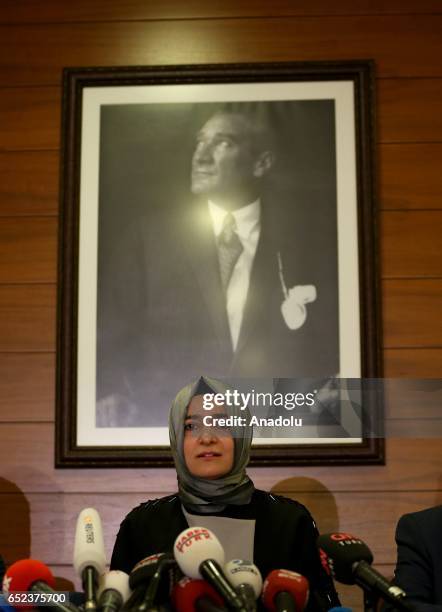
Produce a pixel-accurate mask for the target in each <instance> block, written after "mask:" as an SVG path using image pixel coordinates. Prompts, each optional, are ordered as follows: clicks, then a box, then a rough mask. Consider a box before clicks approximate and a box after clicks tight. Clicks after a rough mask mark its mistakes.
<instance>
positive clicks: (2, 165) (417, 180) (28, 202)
mask: <svg viewBox="0 0 442 612" xmlns="http://www.w3.org/2000/svg"><path fill="white" fill-rule="evenodd" d="M378 156H379V160H378V162H379V163H378V166H379V173H380V176H379V207H380V208H381V209H383V210H416V209H427V210H428V209H434V210H441V209H442V199H441V196H440V194H441V193H442V173H441V172H439V169H440V168H441V167H442V143H437V142H436V143H435V142H432V143H426V144H399V145H398V144H392V145H389V144H384V145H381V146H380V147H379V148H378ZM59 163H60V160H59V154H58V152H57V151H32V152H28V151H9V152H3V153H0V216H3V215H15V216H17V215H52V214H56V213H57V211H58V173H59Z"/></svg>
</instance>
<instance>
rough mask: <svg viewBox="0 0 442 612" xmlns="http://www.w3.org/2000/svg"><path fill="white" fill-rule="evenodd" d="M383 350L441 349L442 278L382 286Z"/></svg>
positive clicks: (394, 282)
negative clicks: (414, 347) (400, 348)
mask: <svg viewBox="0 0 442 612" xmlns="http://www.w3.org/2000/svg"><path fill="white" fill-rule="evenodd" d="M382 290H383V326H384V347H385V348H397V347H404V348H409V347H412V346H426V347H441V346H442V326H441V325H439V321H438V317H439V315H438V314H437V313H440V312H441V309H442V279H431V280H429V279H427V280H390V281H384V282H383V283H382Z"/></svg>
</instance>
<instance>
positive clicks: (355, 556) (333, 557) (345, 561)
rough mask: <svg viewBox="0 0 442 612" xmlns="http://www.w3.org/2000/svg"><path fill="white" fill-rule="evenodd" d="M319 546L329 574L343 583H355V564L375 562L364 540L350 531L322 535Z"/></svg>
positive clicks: (322, 560) (323, 563) (323, 562)
mask: <svg viewBox="0 0 442 612" xmlns="http://www.w3.org/2000/svg"><path fill="white" fill-rule="evenodd" d="M318 547H319V552H320V557H321V562H322V565H323V566H324V569H325V570H326V572H327V573H328V574H331V575H332V576H333V578H334V579H335V580H337V581H338V582H342V583H343V584H355V577H354V571H353V566H354V565H355V564H357V563H359V562H360V561H366V562H367V563H372V562H373V555H372V554H371V551H370V549H369V548H368V546H367V545H366V544H364V542H363V541H362V540H361V539H360V538H357V537H356V536H353V535H351V534H349V533H328V534H323V535H320V536H319V538H318Z"/></svg>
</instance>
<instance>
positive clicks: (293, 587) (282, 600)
mask: <svg viewBox="0 0 442 612" xmlns="http://www.w3.org/2000/svg"><path fill="white" fill-rule="evenodd" d="M308 596H309V584H308V580H307V578H304V576H301V574H297V573H296V572H292V571H290V570H284V569H280V570H273V571H271V572H270V574H269V575H268V576H267V578H266V579H265V580H264V585H263V587H262V601H263V603H264V605H265V607H266V608H267V610H270V611H271V612H302V610H304V608H305V606H306V605H307V601H308Z"/></svg>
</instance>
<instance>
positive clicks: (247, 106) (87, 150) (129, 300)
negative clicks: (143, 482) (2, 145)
mask: <svg viewBox="0 0 442 612" xmlns="http://www.w3.org/2000/svg"><path fill="white" fill-rule="evenodd" d="M373 71H374V67H373V64H372V62H371V61H369V60H364V61H345V62H308V63H278V64H275V63H268V64H235V65H199V66H166V67H164V66H163V67H118V68H66V69H65V70H64V76H63V111H62V163H61V196H60V246H59V295H58V344H57V416H56V465H57V467H81V466H84V467H91V466H94V467H99V466H113V467H124V466H128V467H129V466H166V465H172V463H171V456H170V453H169V449H168V446H169V440H168V427H167V423H168V412H169V408H170V405H171V402H172V400H173V398H174V397H175V395H176V393H177V392H178V391H179V390H180V389H181V388H182V387H184V386H185V385H187V384H189V383H190V382H191V381H195V380H198V379H200V377H203V378H204V377H211V378H215V379H217V380H221V381H224V382H225V383H226V385H227V387H228V388H229V389H231V390H232V393H235V394H236V395H234V396H233V395H232V397H236V398H237V399H238V398H239V400H240V401H241V402H243V404H244V406H242V409H243V408H245V406H246V405H247V408H248V410H249V411H250V413H251V414H252V415H255V416H259V419H261V420H259V423H258V426H257V429H256V433H255V438H254V446H253V460H252V461H253V463H254V464H255V465H277V464H279V465H282V464H321V463H334V464H345V463H380V462H382V461H383V440H382V435H381V429H382V397H381V394H380V393H373V392H371V391H372V386H370V385H369V386H370V390H369V391H368V392H366V389H365V387H366V385H365V383H364V381H370V380H374V379H378V378H380V377H381V376H382V370H381V359H380V343H381V335H380V328H379V307H378V303H379V294H378V270H377V265H376V262H377V246H376V229H377V212H376V206H375V200H374V193H373V148H374V75H373ZM239 400H238V401H239ZM254 424H255V425H256V423H254Z"/></svg>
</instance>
